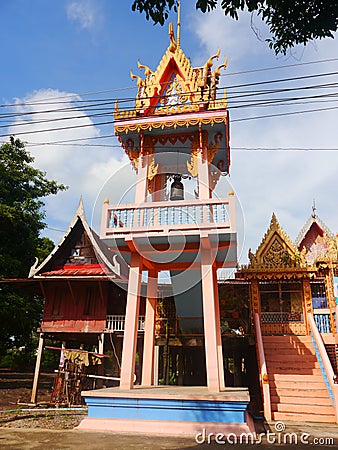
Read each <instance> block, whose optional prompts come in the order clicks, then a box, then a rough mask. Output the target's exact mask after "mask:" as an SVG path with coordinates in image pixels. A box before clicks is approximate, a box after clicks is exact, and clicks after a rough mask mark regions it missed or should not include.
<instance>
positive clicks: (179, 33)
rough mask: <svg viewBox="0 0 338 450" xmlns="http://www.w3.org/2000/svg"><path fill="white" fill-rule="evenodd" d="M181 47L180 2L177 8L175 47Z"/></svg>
mask: <svg viewBox="0 0 338 450" xmlns="http://www.w3.org/2000/svg"><path fill="white" fill-rule="evenodd" d="M180 45H181V2H178V6H177V47H178V48H180Z"/></svg>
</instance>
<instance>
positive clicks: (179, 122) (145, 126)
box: [114, 116, 227, 134]
mask: <svg viewBox="0 0 338 450" xmlns="http://www.w3.org/2000/svg"><path fill="white" fill-rule="evenodd" d="M226 122H227V117H225V116H224V117H211V118H201V117H192V118H189V119H174V120H170V119H169V120H166V121H164V122H158V121H154V122H150V123H137V124H135V123H134V124H129V125H118V124H116V125H115V127H114V131H115V134H118V133H128V132H129V131H137V132H139V131H141V130H144V131H145V130H149V131H151V130H152V129H153V128H154V129H159V128H162V129H164V128H175V129H176V128H177V127H187V128H188V127H189V126H194V125H198V124H203V125H214V124H215V123H226Z"/></svg>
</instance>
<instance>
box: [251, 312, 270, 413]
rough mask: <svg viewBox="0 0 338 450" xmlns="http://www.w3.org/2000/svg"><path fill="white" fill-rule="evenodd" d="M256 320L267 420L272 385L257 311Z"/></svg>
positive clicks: (261, 380)
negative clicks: (270, 384)
mask: <svg viewBox="0 0 338 450" xmlns="http://www.w3.org/2000/svg"><path fill="white" fill-rule="evenodd" d="M254 321H255V332H256V343H257V350H258V364H259V379H260V383H261V387H262V395H263V408H264V416H265V419H266V420H271V400H270V386H269V378H268V371H267V367H266V361H265V354H264V346H263V339H262V333H261V324H260V320H259V314H258V313H257V312H256V313H255V315H254Z"/></svg>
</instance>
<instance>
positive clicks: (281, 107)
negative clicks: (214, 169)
mask: <svg viewBox="0 0 338 450" xmlns="http://www.w3.org/2000/svg"><path fill="white" fill-rule="evenodd" d="M131 3H132V0H128V1H123V2H122V1H121V2H111V1H110V0H49V1H46V0H30V1H27V0H1V2H0V14H1V19H2V20H1V23H2V26H1V27H0V42H1V56H0V58H1V70H0V104H1V111H0V122H1V123H0V126H1V130H0V135H1V136H0V142H5V141H6V140H8V135H10V134H15V135H16V136H17V137H19V138H20V139H22V140H24V141H25V142H26V143H27V144H26V145H27V148H28V149H29V151H30V152H31V154H32V155H33V156H34V157H35V162H34V164H35V166H36V167H38V168H40V169H41V170H43V171H45V172H46V174H47V177H48V178H50V179H55V180H57V181H58V182H60V183H63V184H66V185H68V186H69V189H68V190H67V191H65V192H61V193H59V194H58V195H57V196H51V197H48V198H46V199H45V205H46V206H45V209H46V223H47V225H48V228H46V229H45V230H44V232H43V235H45V236H48V237H50V238H51V239H53V240H54V242H58V240H59V239H60V238H61V237H62V234H63V232H64V231H65V230H66V229H67V227H68V224H69V222H70V221H71V218H72V216H73V214H74V212H75V210H76V207H77V204H78V202H79V199H80V197H81V196H82V198H83V202H84V207H85V210H86V215H87V218H88V220H89V222H90V224H91V225H92V227H93V228H94V229H95V230H96V231H97V232H99V224H100V214H101V206H102V202H103V197H104V196H105V195H108V197H109V200H110V203H114V202H117V201H120V200H121V198H123V197H124V196H125V192H126V190H128V186H129V183H130V180H131V179H134V178H133V177H134V174H133V172H132V170H131V169H130V166H129V163H128V160H127V158H126V156H125V154H124V152H123V151H122V150H121V149H120V148H119V145H118V141H117V139H116V137H114V136H113V114H112V113H113V107H114V102H115V99H117V98H119V99H126V98H134V97H135V94H136V89H135V81H132V80H131V79H130V76H129V72H130V70H131V69H132V70H133V72H134V73H135V74H137V75H143V73H142V72H139V69H138V67H137V61H138V59H139V60H140V61H141V62H142V64H145V65H147V66H149V67H151V68H152V69H153V70H155V69H156V67H157V65H158V63H159V61H160V60H161V58H162V55H163V54H164V52H165V51H166V48H167V46H168V43H169V41H168V24H166V25H165V26H164V27H161V26H154V25H153V24H152V23H151V22H148V21H147V20H146V19H145V17H144V16H143V15H140V14H139V13H137V12H132V11H131ZM117 4H118V6H117ZM194 4H195V2H191V1H190V2H188V1H184V0H183V1H182V18H181V47H182V49H183V51H184V53H185V54H186V56H188V57H189V58H190V60H191V63H192V65H193V66H194V67H197V66H200V65H203V64H204V62H205V61H206V60H207V59H208V58H209V57H210V56H211V55H214V54H215V53H216V52H217V49H218V48H220V49H221V56H220V61H221V62H223V61H224V57H225V56H226V57H227V58H228V66H227V68H226V70H225V71H224V73H223V74H222V77H221V81H220V86H222V87H225V88H226V90H227V95H228V102H229V111H230V132H231V135H230V145H231V169H230V177H229V180H228V181H229V183H230V185H231V186H232V189H233V190H234V192H235V195H236V198H237V200H238V208H237V215H238V222H239V224H240V227H239V228H240V233H239V234H240V242H239V256H240V262H241V263H246V262H247V252H248V249H249V248H251V249H252V250H253V251H255V250H256V249H257V247H258V245H259V243H260V242H261V239H262V237H263V235H264V233H265V231H266V229H267V228H268V226H269V223H270V219H271V216H272V213H273V212H274V213H275V214H276V216H277V218H278V220H279V222H280V224H281V226H282V227H283V228H284V230H285V231H286V232H287V233H288V234H289V236H290V237H291V239H295V238H296V236H297V235H298V233H299V231H300V230H301V228H302V227H303V225H304V224H305V222H306V220H307V219H308V217H309V216H310V214H311V212H312V206H313V202H314V201H315V206H316V208H317V209H316V213H317V214H318V215H319V217H320V218H321V219H322V220H323V221H324V222H325V223H326V225H327V226H328V227H329V228H330V229H331V230H332V231H333V232H335V233H336V232H337V231H338V208H337V206H338V205H337V175H338V151H337V149H338V132H337V127H338V109H335V108H337V104H336V101H337V92H338V91H337V87H336V86H335V85H334V83H338V76H337V73H338V57H337V55H338V39H337V38H336V39H335V40H334V39H325V40H321V41H316V42H311V43H309V44H308V45H307V46H306V47H304V46H299V47H297V48H295V49H293V50H292V51H290V52H288V54H287V55H285V56H284V55H279V56H276V55H275V54H274V52H273V51H272V50H270V49H269V47H268V45H267V43H266V42H265V41H264V40H265V39H266V38H267V37H268V36H269V33H268V29H267V27H266V25H265V24H263V23H262V22H261V21H260V19H259V18H257V17H255V16H251V15H250V14H248V13H242V14H240V19H239V21H234V20H232V19H230V18H225V17H224V15H223V12H222V11H221V10H216V11H214V12H212V13H209V14H202V13H200V12H198V11H196V10H195V9H194ZM171 20H173V22H174V23H176V16H175V14H172V15H171ZM328 74H331V75H328ZM286 78H292V80H290V81H284V82H283V81H278V82H277V80H282V79H286ZM268 81H274V83H267V82H268ZM261 82H266V83H265V84H256V85H252V83H261ZM248 84H250V86H248ZM243 85H244V86H243ZM319 86H321V87H319ZM296 88H301V89H299V90H296ZM262 89H267V90H270V92H268V93H265V94H264V96H257V90H262ZM276 89H279V90H282V89H283V90H284V91H283V92H276V91H275V90H276ZM285 89H288V91H286V90H285ZM271 90H274V92H271ZM254 92H255V93H256V94H255V96H253V93H254ZM245 94H248V96H247V97H244V95H245ZM328 94H329V95H330V96H328ZM238 95H241V97H238ZM295 97H297V98H299V97H300V99H299V100H297V101H295V100H294V98H295ZM277 98H279V99H280V98H282V100H281V101H278V103H274V104H272V105H271V106H267V105H266V103H265V104H264V105H260V106H257V105H256V106H248V104H251V105H252V103H257V99H259V100H262V99H265V100H269V101H271V100H273V99H277ZM292 99H293V100H292ZM238 100H242V101H243V100H244V102H242V103H240V102H239V101H238ZM97 103H99V106H96V107H95V105H97ZM103 103H104V104H103ZM89 104H91V105H92V107H91V108H90V107H88V105H89ZM84 106H86V107H84ZM103 108H105V109H103ZM305 110H314V111H312V112H306V113H299V111H305ZM47 111H48V112H47ZM103 113H104V114H103ZM290 113H291V114H290ZM262 116H263V117H262ZM67 141H68V142H67ZM222 194H226V193H222V192H221V193H219V195H221V196H222ZM223 196H224V195H223Z"/></svg>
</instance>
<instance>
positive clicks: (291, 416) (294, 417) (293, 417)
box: [272, 411, 336, 423]
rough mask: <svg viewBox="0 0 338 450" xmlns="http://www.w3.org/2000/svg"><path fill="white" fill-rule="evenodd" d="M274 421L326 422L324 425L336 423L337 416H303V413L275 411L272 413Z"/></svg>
mask: <svg viewBox="0 0 338 450" xmlns="http://www.w3.org/2000/svg"><path fill="white" fill-rule="evenodd" d="M272 418H273V420H282V421H287V420H290V421H292V422H322V423H323V422H324V423H335V422H336V418H335V414H334V413H333V414H329V415H328V414H324V415H323V414H304V413H303V414H301V413H291V412H289V413H285V412H279V411H275V412H273V413H272Z"/></svg>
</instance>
